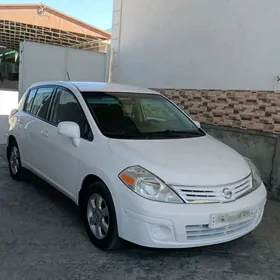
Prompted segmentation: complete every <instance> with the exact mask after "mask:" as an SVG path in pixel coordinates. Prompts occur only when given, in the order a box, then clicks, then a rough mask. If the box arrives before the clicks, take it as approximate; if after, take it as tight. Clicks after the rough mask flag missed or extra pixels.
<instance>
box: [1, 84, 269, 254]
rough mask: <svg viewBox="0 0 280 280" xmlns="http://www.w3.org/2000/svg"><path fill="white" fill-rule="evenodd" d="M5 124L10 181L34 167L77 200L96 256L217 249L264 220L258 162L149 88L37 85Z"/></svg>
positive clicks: (264, 199)
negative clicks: (99, 252)
mask: <svg viewBox="0 0 280 280" xmlns="http://www.w3.org/2000/svg"><path fill="white" fill-rule="evenodd" d="M9 123H10V129H9V133H8V135H7V143H6V144H7V156H8V160H9V168H10V174H11V176H12V177H13V178H14V179H15V180H20V179H23V177H24V173H25V171H26V169H29V170H31V171H32V172H34V173H35V174H37V175H38V176H40V177H41V178H43V179H44V180H46V181H47V182H49V183H50V184H51V185H53V186H54V187H55V188H57V189H58V190H60V191H61V192H63V193H64V194H65V195H67V196H68V197H69V198H71V199H72V200H73V201H74V202H75V203H76V204H77V205H78V206H79V208H80V209H81V213H82V216H83V219H84V222H85V226H86V230H87V233H88V235H89V237H90V239H91V241H92V242H93V243H94V244H95V245H96V246H97V247H99V248H102V249H105V250H110V249H114V248H116V247H117V246H118V245H119V244H120V240H122V239H124V240H128V241H130V242H133V243H136V244H139V245H143V246H147V247H158V248H187V247H197V246H205V245H212V244H217V243H222V242H227V241H230V240H233V239H236V238H239V237H241V236H243V235H245V234H247V233H249V232H251V231H252V230H254V229H255V228H256V227H257V226H258V224H259V223H260V221H261V219H262V216H263V211H264V205H265V202H266V188H265V186H264V184H263V183H262V181H261V177H260V174H259V172H258V170H257V168H256V167H255V165H254V164H253V163H252V161H250V160H249V159H247V158H243V157H242V156H241V155H239V154H238V153H237V152H235V151H234V150H232V149H231V148H229V147H227V146H226V145H224V144H222V143H221V142H219V141H217V140H216V139H214V138H213V137H211V136H209V135H207V134H206V133H205V132H204V131H203V130H202V129H201V128H200V125H199V123H197V122H194V121H192V120H191V118H190V117H188V116H187V115H186V113H185V112H183V111H182V110H181V109H180V108H179V107H177V106H176V105H175V104H174V103H172V102H171V101H170V100H168V99H167V98H166V97H164V96H163V95H161V94H159V93H157V92H154V91H152V90H148V89H143V88H138V87H134V86H128V85H119V84H106V83H94V82H44V83H37V84H34V85H32V86H31V87H30V88H29V89H28V90H27V91H26V93H25V94H24V96H23V97H22V98H21V101H20V103H19V107H18V109H17V110H13V111H12V112H11V115H10V116H9Z"/></svg>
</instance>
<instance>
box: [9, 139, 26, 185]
mask: <svg viewBox="0 0 280 280" xmlns="http://www.w3.org/2000/svg"><path fill="white" fill-rule="evenodd" d="M7 156H8V162H9V171H10V175H11V177H12V178H13V179H14V180H15V181H22V180H23V179H24V177H25V173H26V171H25V169H24V167H22V165H21V159H20V152H19V148H18V144H17V142H16V141H15V140H12V141H11V143H10V144H9V147H8V153H7Z"/></svg>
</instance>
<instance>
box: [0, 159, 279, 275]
mask: <svg viewBox="0 0 280 280" xmlns="http://www.w3.org/2000/svg"><path fill="white" fill-rule="evenodd" d="M7 279H9V280H13V279H19V280H24V279H26V280H33V279H34V280H35V279H36V280H38V279H42V280H46V279H51V280H55V279H71V280H75V279H77V280H78V279H79V280H82V279H87V280H90V279H95V280H101V279H104V280H105V279H106V280H110V279H114V280H117V279H119V280H125V279H129V280H136V279H137V280H140V279H145V280H147V279H152V280H155V279H157V280H162V279H178V280H179V279H196V280H200V279H217V280H226V279H230V280H270V279H280V204H279V203H278V202H274V201H268V203H267V206H266V211H265V214H264V219H263V221H262V223H261V225H260V226H259V227H258V229H257V230H256V231H254V232H253V233H251V234H249V235H247V236H245V237H244V238H241V239H239V240H236V241H234V242H231V243H227V244H222V245H218V246H212V247H205V248H198V249H186V250H154V249H147V248H141V247H138V246H135V245H132V244H128V243H126V244H125V246H124V247H123V248H122V249H121V250H119V251H116V252H111V253H106V252H102V251H100V250H98V249H96V248H95V247H94V246H93V245H92V244H91V243H90V241H89V240H88V238H87V235H86V233H85V231H84V229H83V225H82V223H81V221H80V219H79V216H78V214H77V209H76V207H75V205H74V204H73V203H72V202H70V201H69V200H68V199H67V198H65V197H64V196H62V195H61V194H60V193H58V192H57V191H56V190H54V189H53V188H52V187H50V186H49V185H48V184H46V183H45V182H43V181H41V180H40V179H38V178H36V177H35V176H31V177H30V179H29V181H28V182H25V183H17V182H14V181H12V180H11V178H10V177H9V174H8V169H7V165H6V162H5V161H4V160H3V159H2V158H1V157H0V280H7Z"/></svg>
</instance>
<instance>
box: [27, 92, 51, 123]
mask: <svg viewBox="0 0 280 280" xmlns="http://www.w3.org/2000/svg"><path fill="white" fill-rule="evenodd" d="M53 90H54V88H53V87H46V88H39V89H38V90H37V93H36V96H35V98H34V102H33V104H32V108H31V114H33V115H35V116H37V117H39V118H41V119H46V118H47V113H48V108H49V104H50V101H51V96H52V92H53Z"/></svg>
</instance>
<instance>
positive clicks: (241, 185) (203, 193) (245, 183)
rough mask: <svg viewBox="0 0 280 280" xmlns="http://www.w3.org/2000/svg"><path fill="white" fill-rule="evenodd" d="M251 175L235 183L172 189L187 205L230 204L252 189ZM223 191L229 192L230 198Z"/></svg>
mask: <svg viewBox="0 0 280 280" xmlns="http://www.w3.org/2000/svg"><path fill="white" fill-rule="evenodd" d="M252 186H253V184H252V176H251V174H250V175H249V176H247V177H246V178H244V179H242V180H239V181H237V182H234V183H231V184H225V185H218V186H211V187H210V186H209V187H208V186H205V187H195V186H193V187H191V186H174V185H172V188H173V189H174V190H175V191H176V192H177V193H178V194H179V195H180V197H181V198H182V199H183V200H184V201H185V202H187V203H215V202H230V201H233V200H236V199H237V198H240V197H242V196H243V195H245V194H246V193H248V192H249V191H250V190H251V189H252ZM225 190H227V192H230V193H231V195H230V196H226V195H225Z"/></svg>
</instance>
